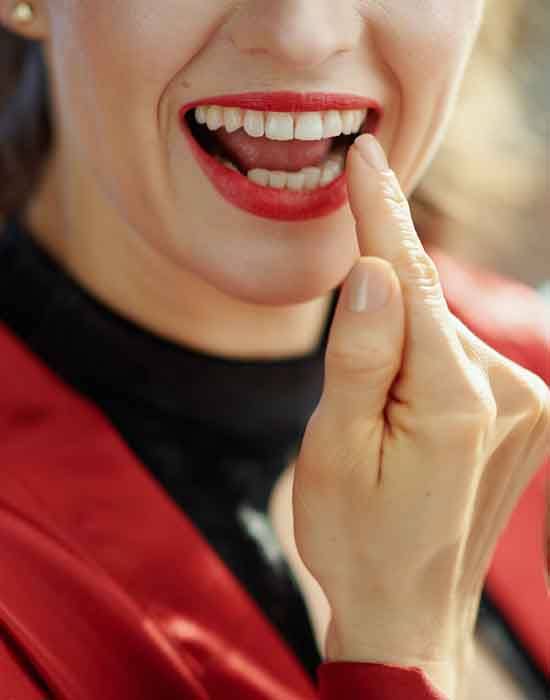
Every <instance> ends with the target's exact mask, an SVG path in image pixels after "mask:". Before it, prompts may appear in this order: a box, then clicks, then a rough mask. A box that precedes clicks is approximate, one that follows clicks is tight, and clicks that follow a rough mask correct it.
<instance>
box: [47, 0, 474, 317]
mask: <svg viewBox="0 0 550 700" xmlns="http://www.w3.org/2000/svg"><path fill="white" fill-rule="evenodd" d="M50 2H51V5H52V9H53V12H52V13H51V14H52V27H51V37H50V38H51V41H50V46H49V61H50V63H51V65H50V71H51V73H52V76H53V82H54V93H55V99H56V102H57V105H56V107H57V108H56V113H57V114H58V115H59V119H60V120H61V122H62V126H61V129H62V131H63V133H66V134H67V135H68V138H67V139H66V140H65V145H64V147H65V148H70V149H72V151H73V153H71V157H70V161H71V163H74V164H75V167H79V168H80V169H81V173H80V175H79V177H78V178H75V181H77V180H78V182H80V183H82V184H81V185H79V186H80V187H81V189H82V190H83V191H82V192H80V193H78V196H85V197H88V198H93V199H94V204H95V206H96V208H99V209H101V208H103V209H104V210H105V218H106V220H112V219H113V212H114V213H115V216H116V218H117V220H119V221H120V226H121V228H124V229H125V230H129V231H130V232H131V234H132V235H133V236H137V237H139V239H141V241H142V242H144V243H145V244H146V245H147V246H150V247H151V248H153V249H154V250H155V251H156V253H158V254H160V255H161V256H162V257H163V258H165V259H166V260H167V262H169V263H170V265H176V266H181V267H182V268H184V269H185V271H186V273H190V274H193V275H195V276H197V277H198V278H200V279H201V280H202V281H203V282H205V283H206V284H209V285H211V286H213V287H215V288H216V289H218V290H219V291H221V292H223V293H225V294H228V295H230V296H231V297H235V298H237V299H240V300H243V301H246V302H251V303H258V304H273V305H283V304H291V303H300V302H303V301H307V300H310V299H313V298H315V297H318V296H321V295H323V294H326V293H327V292H329V291H330V290H331V289H333V288H334V287H335V286H336V285H338V284H339V283H341V281H342V280H343V278H344V277H345V276H346V275H347V273H348V271H349V269H350V267H351V266H352V265H353V262H354V260H355V259H356V258H357V256H358V255H359V254H360V251H359V249H358V246H357V240H356V235H355V224H354V220H353V217H352V215H351V210H350V208H349V205H348V199H347V190H346V183H345V174H344V173H342V172H338V170H337V169H333V171H332V175H334V174H335V173H336V176H335V177H333V179H332V180H331V179H330V177H331V175H330V174H329V175H325V180H324V181H322V177H323V175H321V178H320V180H319V181H318V182H317V184H316V183H315V179H314V178H313V180H312V179H311V177H310V179H309V181H307V182H308V184H306V180H305V179H304V180H301V179H300V177H299V174H300V172H301V171H302V170H303V168H297V167H296V166H295V165H294V166H293V165H292V164H289V166H288V167H287V168H278V169H277V170H273V169H270V168H251V169H250V168H247V167H246V166H245V165H244V164H243V162H242V159H240V158H239V157H235V156H234V154H233V153H232V152H228V151H226V150H224V145H223V140H221V141H220V139H218V138H217V137H218V135H219V134H217V133H216V130H210V129H209V128H207V126H208V125H206V124H200V123H199V122H198V121H197V120H196V119H194V116H195V109H194V108H193V109H191V108H190V107H189V105H200V104H209V105H212V104H215V99H214V98H215V96H231V95H235V94H243V93H247V92H254V93H257V92H262V93H272V92H280V91H292V92H295V93H317V94H318V93H338V94H347V95H356V96H361V97H365V98H372V99H374V100H376V102H377V103H378V104H379V105H380V106H381V107H382V110H383V114H382V115H380V113H376V112H374V113H372V114H371V116H370V118H369V119H370V120H369V119H366V120H365V122H364V123H363V124H362V125H361V130H363V131H376V136H377V138H378V140H379V141H380V143H381V144H382V146H383V147H384V149H385V151H386V153H387V154H388V155H389V158H390V166H391V167H392V168H393V169H394V170H395V171H396V173H397V175H398V177H399V178H400V180H401V182H402V184H403V187H404V190H405V191H406V192H407V193H409V194H410V192H411V191H412V189H414V186H415V185H416V184H417V182H418V180H419V179H420V177H421V176H422V174H423V172H424V171H425V170H426V168H427V166H428V165H429V162H430V160H431V159H432V157H433V154H434V150H435V149H436V147H437V145H438V144H439V143H440V141H441V138H442V136H443V134H444V131H445V127H446V125H447V123H448V121H449V119H450V116H451V110H450V107H451V105H452V102H453V99H454V97H455V95H456V93H457V90H458V88H459V85H460V80H461V78H462V75H463V71H464V68H465V63H466V60H467V58H468V55H469V53H470V51H471V48H472V45H473V41H474V39H475V36H476V32H477V29H478V25H479V20H480V11H481V7H482V4H483V3H482V0H429V1H428V2H426V0H422V1H421V0H410V1H409V2H407V3H403V2H402V1H401V0H384V1H383V2H382V3H372V4H369V3H365V4H364V9H362V10H360V11H358V10H357V3H355V2H351V0H350V2H349V3H348V2H338V3H337V5H335V4H333V3H332V2H329V1H328V0H323V1H322V2H319V0H312V2H311V3H309V4H308V3H305V4H304V3H300V4H299V6H298V4H296V5H294V4H293V3H285V4H284V7H283V6H282V5H279V4H278V3H268V2H265V1H264V0H250V1H249V2H246V3H237V2H233V1H231V0H226V1H225V2H223V3H219V2H214V0H201V2H200V3H199V2H198V0H165V1H164V2H163V3H161V5H158V4H156V3H155V4H154V6H153V3H152V1H151V0H120V1H119V2H117V3H114V4H113V3H112V2H111V0H93V1H92V0H78V1H77V0H63V2H61V0H50ZM381 5H383V6H384V7H381ZM306 6H307V7H306ZM306 9H307V12H306ZM358 12H359V15H360V16H358ZM388 18H390V19H391V21H390V20H388ZM311 22H315V23H316V24H318V25H319V27H324V28H326V32H327V34H326V37H328V38H325V43H322V42H321V43H318V42H316V41H315V39H312V38H311V37H312V33H311V31H310V26H311ZM289 27H291V28H292V32H293V39H294V41H295V42H297V44H296V45H304V46H307V47H308V48H309V49H310V58H311V65H310V66H309V67H307V68H306V67H304V65H299V64H298V57H297V54H295V53H292V46H291V45H290V43H291V42H285V41H284V40H283V39H284V36H286V34H287V33H288V30H289ZM323 52H324V53H323ZM411 55H413V56H415V60H414V61H411V60H410V57H411ZM314 58H317V62H316V63H315V65H313V63H314V61H313V59H314ZM293 60H295V61H296V65H293V63H292V61H293ZM213 99H214V102H213ZM380 116H382V118H381V119H379V117H380ZM221 128H222V129H223V128H225V127H221ZM235 133H236V132H235ZM242 133H243V134H244V129H243V130H242ZM258 138H264V137H258ZM353 138H354V135H353V134H348V135H346V137H345V138H344V137H340V138H334V139H332V145H331V149H330V151H329V152H328V153H326V152H323V149H320V151H319V152H320V153H321V152H322V155H320V156H319V160H318V162H308V166H307V167H309V168H312V167H313V168H314V167H318V168H319V170H320V171H321V172H322V173H324V172H325V166H326V164H327V161H328V160H333V161H334V162H335V163H337V160H338V158H337V156H338V157H340V159H341V157H342V156H343V157H344V158H345V154H346V151H347V149H348V148H349V146H350V144H351V142H352V141H353ZM321 140H322V139H318V141H321ZM311 144H312V146H313V145H315V144H314V141H313V140H312V141H311ZM317 145H319V144H317ZM274 147H275V148H280V149H284V148H285V147H286V146H285V144H284V143H283V142H280V143H279V144H275V145H274ZM228 164H230V165H228ZM335 167H336V166H335ZM251 170H264V171H265V170H267V171H270V172H271V173H275V176H274V177H272V176H271V174H269V175H268V179H267V180H265V177H266V176H265V173H264V174H261V173H260V174H258V173H256V176H255V177H256V179H254V175H253V176H252V177H251V176H250V175H251ZM277 173H279V174H278V175H277ZM281 173H286V175H287V178H286V179H285V181H284V185H282V184H281V183H282V179H281V178H283V175H282V174H281ZM288 175H291V176H292V177H291V178H290V180H289V179H288ZM310 176H312V173H311V171H310ZM262 178H263V179H262ZM277 178H278V179H277ZM75 196H77V195H75ZM107 211H109V214H108V215H107ZM99 216H101V214H100V215H99ZM89 235H93V231H90V232H89ZM114 235H116V233H114ZM106 254H108V252H107V251H106ZM362 254H368V251H367V252H366V253H365V252H363V253H362Z"/></svg>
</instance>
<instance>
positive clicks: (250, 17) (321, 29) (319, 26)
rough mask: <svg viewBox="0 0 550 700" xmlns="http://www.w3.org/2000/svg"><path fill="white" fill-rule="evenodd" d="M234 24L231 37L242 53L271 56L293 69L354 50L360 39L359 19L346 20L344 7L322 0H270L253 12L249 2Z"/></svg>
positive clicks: (320, 62) (230, 29) (230, 30)
mask: <svg viewBox="0 0 550 700" xmlns="http://www.w3.org/2000/svg"><path fill="white" fill-rule="evenodd" d="M323 7H324V9H323ZM260 9H261V10H262V11H261V12H260ZM329 10H330V12H329ZM231 24H232V26H231V27H230V28H229V36H230V40H231V42H232V43H233V45H234V46H235V47H236V48H237V49H238V50H239V51H240V52H241V53H244V54H246V55H247V56H252V57H262V58H263V57H268V58H271V59H272V61H273V62H276V63H278V64H283V65H286V66H289V67H291V68H294V69H296V68H314V67H316V66H319V65H322V64H324V63H325V62H326V61H328V60H329V59H330V58H331V57H332V56H335V55H338V54H342V53H346V52H348V51H351V50H353V48H354V46H355V45H356V41H357V32H356V31H354V30H353V27H356V26H357V25H356V23H353V24H348V23H346V21H345V17H344V16H343V14H342V12H341V11H340V12H335V11H334V7H333V6H332V7H331V8H330V7H328V6H327V4H326V3H323V2H322V0H311V1H310V2H305V1H303V2H292V3H291V2H273V0H269V2H268V3H266V4H263V3H261V8H260V7H259V6H258V5H257V6H256V10H255V11H254V12H253V11H252V10H251V8H250V6H249V7H248V9H245V8H243V9H242V11H241V12H240V13H238V15H237V16H234V17H233V22H232V23H231Z"/></svg>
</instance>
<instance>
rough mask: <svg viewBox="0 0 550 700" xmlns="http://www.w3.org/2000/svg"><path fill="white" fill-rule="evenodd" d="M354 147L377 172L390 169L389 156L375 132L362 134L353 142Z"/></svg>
mask: <svg viewBox="0 0 550 700" xmlns="http://www.w3.org/2000/svg"><path fill="white" fill-rule="evenodd" d="M353 147H354V148H355V149H356V151H357V152H358V153H359V155H360V156H361V158H362V159H363V161H364V162H365V163H366V164H367V165H368V166H369V168H372V169H373V170H375V171H376V172H382V171H383V170H389V167H390V166H389V163H388V158H387V156H386V154H385V152H384V149H383V148H382V146H381V145H380V142H379V141H378V139H377V138H376V136H374V134H361V136H359V137H358V138H356V139H355V141H354V142H353Z"/></svg>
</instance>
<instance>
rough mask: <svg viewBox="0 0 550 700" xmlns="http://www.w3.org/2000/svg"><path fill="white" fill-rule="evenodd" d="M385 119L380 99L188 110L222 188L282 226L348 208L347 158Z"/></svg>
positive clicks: (207, 105)
mask: <svg viewBox="0 0 550 700" xmlns="http://www.w3.org/2000/svg"><path fill="white" fill-rule="evenodd" d="M381 116H382V109H381V107H380V106H379V105H378V104H377V103H376V102H375V101H373V100H366V99H364V98H357V97H353V96H336V95H332V96H331V95H326V94H308V95H301V94H299V93H262V94H260V93H247V94H246V95H241V96H239V95H233V96H225V97H217V98H211V99H208V100H207V101H203V102H196V103H194V104H193V105H190V106H187V107H186V108H182V109H181V110H180V120H181V123H182V129H183V131H184V132H185V133H186V135H187V136H188V138H189V139H190V140H191V141H192V143H191V145H192V150H193V152H194V155H195V156H196V157H197V160H198V161H199V164H200V165H201V166H202V168H203V171H204V172H206V174H207V175H208V176H209V177H210V179H211V180H212V181H213V183H214V185H215V186H216V189H218V191H219V192H220V193H221V194H222V195H223V196H225V198H226V199H229V200H230V201H232V202H233V203H234V204H237V206H240V207H241V208H244V209H246V210H248V211H252V212H253V213H260V215H266V216H268V218H279V219H281V218H285V219H295V218H309V215H308V214H307V212H306V210H307V208H308V206H309V205H311V207H310V209H312V211H310V212H309V214H310V215H315V213H317V214H319V213H323V212H325V211H326V212H328V211H329V210H330V209H331V208H332V209H334V207H335V206H341V204H342V203H343V201H345V199H346V193H345V182H344V180H345V175H344V165H345V159H346V155H347V152H348V150H349V148H350V147H351V145H352V144H353V142H354V141H355V139H356V138H357V137H358V136H359V135H360V134H363V133H375V132H376V131H377V129H378V126H379V123H380V120H381ZM224 178H225V179H224ZM243 180H244V182H243ZM222 181H223V182H222ZM337 185H338V187H336V186H337ZM239 188H240V189H241V190H242V191H241V193H240V194H241V196H238V194H236V193H237V190H238V189H239ZM243 188H244V189H243ZM337 189H338V196H336V195H335V193H336V190H337ZM258 190H262V191H263V192H258ZM228 195H229V196H228ZM272 195H277V196H278V199H277V200H275V199H269V197H270V196H272ZM318 195H319V196H320V198H319V196H318ZM254 196H255V197H256V199H258V198H259V199H260V200H261V201H259V202H256V204H259V205H260V207H259V208H260V210H261V211H260V212H259V211H258V207H257V206H255V205H254V202H253V201H252V200H253V199H254ZM308 197H309V199H308ZM323 197H324V198H325V200H327V201H325V204H324V205H322V203H321V200H322V199H323ZM243 198H244V200H246V201H244V200H243ZM327 198H328V199H327ZM237 200H241V201H237ZM329 200H330V201H329ZM243 204H244V206H243ZM272 205H273V206H272Z"/></svg>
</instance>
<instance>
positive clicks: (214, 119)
mask: <svg viewBox="0 0 550 700" xmlns="http://www.w3.org/2000/svg"><path fill="white" fill-rule="evenodd" d="M222 124H223V111H222V109H221V108H220V107H208V109H207V111H206V125H207V126H208V128H209V129H210V131H215V130H216V129H219V128H220V126H222Z"/></svg>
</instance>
